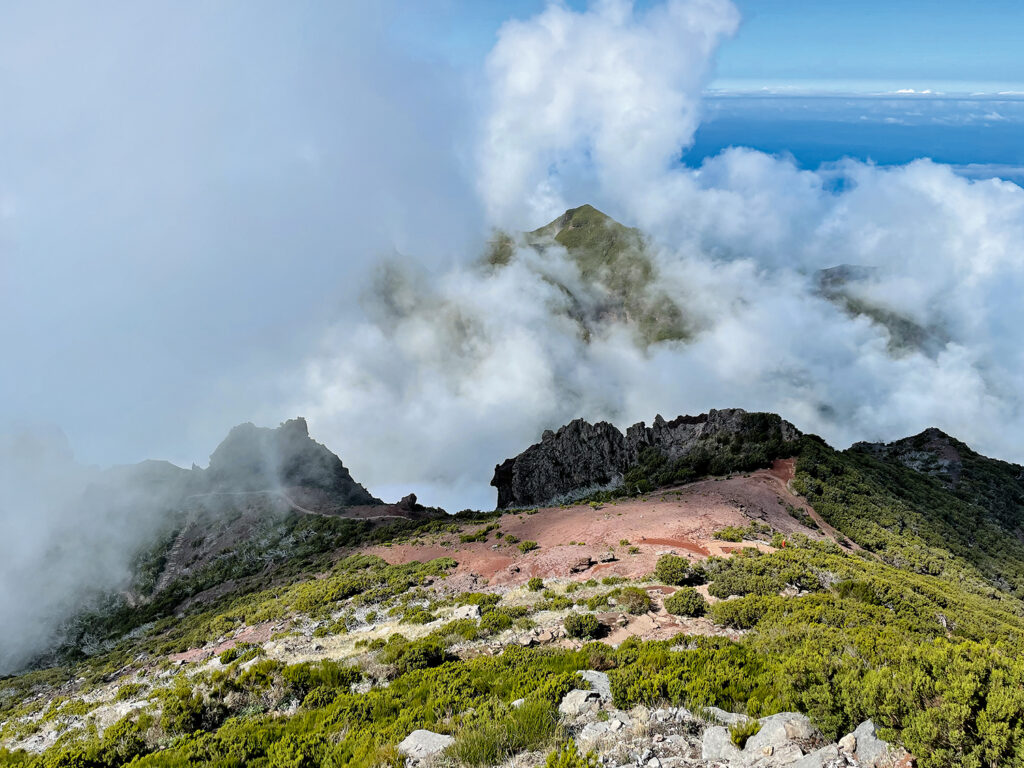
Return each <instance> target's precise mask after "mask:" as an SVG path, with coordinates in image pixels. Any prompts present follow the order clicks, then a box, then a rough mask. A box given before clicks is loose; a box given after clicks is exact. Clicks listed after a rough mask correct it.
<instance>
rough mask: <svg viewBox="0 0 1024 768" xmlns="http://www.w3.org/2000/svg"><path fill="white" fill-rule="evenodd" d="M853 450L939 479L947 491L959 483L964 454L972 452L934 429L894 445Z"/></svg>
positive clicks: (860, 445) (857, 446)
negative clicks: (894, 462) (897, 463)
mask: <svg viewBox="0 0 1024 768" xmlns="http://www.w3.org/2000/svg"><path fill="white" fill-rule="evenodd" d="M850 450H852V451H859V452H861V453H869V454H871V455H872V456H875V457H876V458H879V459H882V460H883V461H897V462H899V463H900V464H902V465H903V466H905V467H908V468H909V469H913V470H914V471H915V472H921V473H922V474H926V475H931V476H932V477H936V478H938V479H939V480H940V481H942V482H943V483H944V484H945V485H946V486H947V487H948V488H955V487H956V485H957V483H958V482H959V481H960V475H961V473H962V472H963V458H964V457H963V453H964V451H969V449H968V448H967V446H965V445H964V444H963V443H961V442H960V441H959V440H956V439H954V438H952V437H950V436H949V435H947V434H946V433H945V432H943V431H942V430H941V429H937V428H935V427H929V428H928V429H926V430H925V431H924V432H921V433H920V434H918V435H914V436H912V437H905V438H903V439H902V440H896V441H895V442H892V443H866V442H861V443H854V444H853V445H852V446H851V447H850Z"/></svg>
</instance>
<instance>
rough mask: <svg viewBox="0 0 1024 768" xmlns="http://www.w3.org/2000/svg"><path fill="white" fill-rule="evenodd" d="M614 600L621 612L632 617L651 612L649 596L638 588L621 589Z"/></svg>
mask: <svg viewBox="0 0 1024 768" xmlns="http://www.w3.org/2000/svg"><path fill="white" fill-rule="evenodd" d="M616 599H617V600H618V605H619V606H620V607H621V608H622V610H624V611H626V613H631V614H633V615H634V616H640V615H641V614H644V613H647V612H648V611H649V610H651V605H652V602H651V596H650V595H648V594H647V592H646V591H645V590H643V589H640V587H623V588H622V590H621V591H620V592H619V594H618V597H617V598H616Z"/></svg>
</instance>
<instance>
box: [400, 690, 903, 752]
mask: <svg viewBox="0 0 1024 768" xmlns="http://www.w3.org/2000/svg"><path fill="white" fill-rule="evenodd" d="M578 675H579V677H580V684H581V687H580V688H577V689H574V690H571V691H569V692H568V693H567V694H566V695H565V696H564V697H563V698H562V701H561V703H560V704H559V706H558V712H559V715H560V717H561V719H562V723H563V725H564V726H565V728H566V729H567V731H568V732H569V733H570V734H571V735H572V737H573V739H574V741H575V743H576V745H577V748H578V749H579V751H580V752H590V753H592V754H593V755H595V756H596V758H597V760H598V763H599V765H601V766H606V767H607V768H909V766H912V765H913V758H912V757H911V756H910V755H909V754H908V753H907V752H906V751H905V750H903V749H900V748H898V747H893V746H891V745H890V744H888V743H887V742H885V741H883V740H882V739H880V738H879V737H878V734H877V732H876V729H875V725H874V723H873V722H872V721H871V720H866V721H865V722H863V723H861V724H860V725H859V726H858V727H857V728H856V729H855V730H854V731H853V732H852V733H849V734H847V735H846V736H844V737H843V738H841V739H840V740H839V741H838V742H835V743H830V742H828V741H826V740H825V739H824V738H823V737H822V735H821V732H820V731H818V729H817V728H815V727H814V725H813V724H812V723H811V721H810V720H809V719H808V718H807V716H806V715H802V714H799V713H797V712H779V713H777V714H774V715H769V716H767V717H762V718H760V719H758V720H752V719H750V718H748V717H747V716H746V715H742V714H736V713H732V712H726V711H725V710H722V709H719V708H717V707H706V708H704V709H700V710H697V711H691V710H690V709H687V708H686V707H671V706H666V707H660V708H649V707H645V706H638V707H634V708H633V709H630V710H628V711H626V710H622V709H618V708H617V707H616V706H615V703H614V701H613V697H612V690H611V681H610V680H609V678H608V675H607V674H606V673H604V672H599V671H596V670H586V671H582V672H579V673H578ZM517 703H518V704H520V705H521V704H522V700H520V701H519V702H514V703H513V706H515V704H517ZM755 724H756V725H755ZM740 726H747V727H748V728H749V730H751V731H754V732H753V734H752V735H751V736H749V738H747V739H745V740H744V739H742V738H736V739H734V737H733V733H734V731H733V729H734V728H737V727H740ZM454 741H455V740H454V739H452V738H451V737H450V736H446V735H443V734H439V733H433V732H432V731H428V730H417V731H413V732H412V733H410V734H409V736H408V737H407V738H406V739H405V740H404V741H403V742H402V743H401V744H400V745H399V747H398V749H399V752H400V753H401V754H402V755H403V756H404V757H405V758H406V765H407V766H408V768H413V767H414V766H420V765H429V764H431V763H434V762H437V761H438V760H439V759H442V758H443V754H444V750H446V749H447V748H448V747H450V746H451V745H452V744H453V743H454ZM737 741H739V744H737V743H736V742H737ZM539 757H540V756H539V755H537V756H525V759H524V760H523V761H522V762H523V763H524V764H533V763H535V762H537V760H536V759H531V758H539Z"/></svg>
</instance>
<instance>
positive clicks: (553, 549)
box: [368, 459, 835, 585]
mask: <svg viewBox="0 0 1024 768" xmlns="http://www.w3.org/2000/svg"><path fill="white" fill-rule="evenodd" d="M794 463H795V462H794V460H792V459H787V460H782V461H777V462H775V465H774V466H773V467H772V468H771V469H766V470H759V471H757V472H753V473H751V474H750V475H746V476H735V477H731V478H724V479H722V478H720V479H709V480H702V481H699V482H696V483H690V484H688V485H684V486H680V487H678V488H671V489H667V490H664V491H658V492H656V493H653V494H650V495H648V496H647V497H644V498H637V499H623V500H621V501H619V502H616V503H609V504H604V505H598V506H596V507H592V506H590V505H586V504H579V505H575V506H572V507H568V508H561V507H549V508H544V509H540V510H538V511H537V512H536V513H535V514H532V515H528V514H525V513H521V514H518V515H517V514H511V513H510V514H506V515H503V516H502V517H501V518H500V519H499V520H498V523H499V525H500V530H501V531H503V532H504V533H505V534H506V535H508V534H512V535H513V536H514V537H516V538H517V539H518V540H519V541H536V542H537V543H538V544H539V548H538V549H537V550H535V551H533V552H528V553H526V554H524V553H522V552H521V551H520V550H519V548H518V546H517V545H515V544H508V543H506V542H505V540H503V539H498V538H496V537H495V534H494V533H491V534H490V535H489V536H488V541H486V542H470V543H462V542H460V541H459V538H458V536H457V535H451V534H448V535H435V536H433V537H431V538H428V539H424V540H421V541H418V542H415V543H409V544H400V545H393V546H388V547H385V546H380V547H373V548H371V549H369V550H368V552H369V553H370V554H375V555H379V556H380V557H383V558H384V559H385V560H387V561H388V562H390V563H402V562H410V561H412V560H419V561H425V560H430V559H433V558H436V557H453V558H455V559H456V560H457V561H458V563H459V565H458V568H457V569H456V572H455V575H456V577H463V578H465V577H475V578H476V579H478V580H479V581H481V582H482V581H484V580H486V582H487V583H489V584H491V585H500V584H520V583H523V582H525V581H526V580H528V579H530V578H531V577H533V576H540V577H542V578H553V577H560V578H566V577H568V578H573V579H578V580H585V579H588V578H591V577H593V576H609V575H618V576H625V577H629V578H637V577H641V576H644V575H646V574H648V573H650V572H651V571H652V570H653V569H654V565H655V563H656V562H657V559H658V557H659V556H661V555H663V554H665V553H666V552H674V553H676V554H678V555H683V556H686V557H689V558H690V559H693V560H700V559H703V558H706V557H709V556H711V555H724V554H729V553H732V552H735V551H736V550H738V549H740V548H743V547H758V548H760V549H762V550H766V551H767V550H770V549H771V548H770V547H769V546H768V545H766V544H765V543H763V542H754V541H744V542H740V543H729V542H723V541H719V540H718V539H715V538H714V533H715V531H718V530H720V529H721V528H724V527H725V526H730V525H731V526H745V525H749V524H750V522H751V521H754V520H756V521H759V522H762V523H765V524H767V525H770V526H771V527H772V528H773V529H775V530H777V531H780V532H781V533H783V534H787V533H795V532H799V533H803V534H806V535H808V536H811V537H818V538H821V537H822V536H825V535H827V536H828V537H829V538H835V532H834V531H832V530H831V529H830V528H828V527H827V526H826V525H824V523H823V521H821V520H820V518H819V517H818V516H817V514H816V513H814V512H813V510H810V508H809V507H808V506H807V505H806V504H805V503H804V502H803V501H802V500H801V499H800V498H798V497H797V496H795V495H794V494H793V493H792V492H791V491H790V490H789V487H788V483H789V481H790V480H791V479H792V477H793V470H794ZM787 505H791V506H793V507H799V508H801V509H804V510H806V511H807V512H808V514H810V515H811V516H812V517H813V518H815V519H816V521H817V522H818V524H819V525H821V526H822V529H823V530H824V531H825V533H824V534H822V533H821V532H818V531H813V530H811V529H809V528H806V527H805V526H803V525H802V524H801V523H800V522H798V521H797V519H795V518H794V517H793V516H792V515H790V514H789V512H788V511H787ZM472 529H473V527H470V528H468V529H467V530H472Z"/></svg>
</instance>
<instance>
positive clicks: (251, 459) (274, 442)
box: [206, 417, 381, 506]
mask: <svg viewBox="0 0 1024 768" xmlns="http://www.w3.org/2000/svg"><path fill="white" fill-rule="evenodd" d="M206 473H207V478H208V481H209V485H210V487H212V488H230V489H231V490H232V491H262V490H268V489H275V488H278V487H285V488H288V487H301V488H304V489H306V490H312V491H318V492H323V493H326V494H327V495H328V497H329V500H330V502H331V503H333V504H335V505H338V506H354V505H361V504H380V503H381V501H380V499H377V498H375V497H373V496H372V495H370V493H369V492H368V491H367V490H366V489H365V488H364V487H363V486H362V485H360V484H359V483H357V482H356V481H355V480H353V479H352V475H351V474H350V473H349V471H348V469H346V468H345V465H344V464H343V463H342V461H341V459H340V458H338V456H336V455H335V454H334V453H332V452H331V451H330V450H329V449H328V448H327V447H326V446H324V445H323V444H321V443H318V442H316V441H315V440H313V439H312V438H311V437H310V436H309V427H308V425H307V424H306V420H305V419H303V418H301V417H300V418H296V419H290V420H288V421H285V422H284V423H282V424H281V425H280V426H279V427H277V428H276V429H270V428H266V427H257V426H255V425H254V424H252V423H251V422H246V423H245V424H239V425H238V426H237V427H234V428H233V429H232V430H231V431H230V432H229V433H228V436H227V437H226V438H224V441H223V442H222V443H221V444H220V445H218V446H217V448H216V450H214V452H213V453H212V454H211V455H210V466H209V468H208V469H207V470H206Z"/></svg>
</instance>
